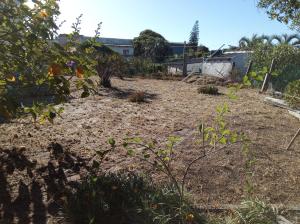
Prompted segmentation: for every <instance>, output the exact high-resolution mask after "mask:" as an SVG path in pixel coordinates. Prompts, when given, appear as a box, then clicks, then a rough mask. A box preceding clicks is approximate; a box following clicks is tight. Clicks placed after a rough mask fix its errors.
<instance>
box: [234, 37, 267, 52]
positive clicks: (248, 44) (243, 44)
mask: <svg viewBox="0 0 300 224" xmlns="http://www.w3.org/2000/svg"><path fill="white" fill-rule="evenodd" d="M265 39H266V36H258V35H257V34H253V35H252V37H251V38H247V37H242V38H241V39H240V41H239V47H240V48H242V49H252V48H253V47H254V46H255V45H257V44H258V43H263V40H265ZM268 42H269V38H268Z"/></svg>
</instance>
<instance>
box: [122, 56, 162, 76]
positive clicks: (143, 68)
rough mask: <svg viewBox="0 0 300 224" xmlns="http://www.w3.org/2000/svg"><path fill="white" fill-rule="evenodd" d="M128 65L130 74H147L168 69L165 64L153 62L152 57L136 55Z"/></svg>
mask: <svg viewBox="0 0 300 224" xmlns="http://www.w3.org/2000/svg"><path fill="white" fill-rule="evenodd" d="M128 65H129V66H128V67H129V68H128V73H129V75H136V74H142V75H147V74H152V73H159V72H166V71H167V67H166V66H165V65H161V64H157V63H153V62H152V61H151V60H150V59H145V58H140V57H134V58H133V59H131V60H130V61H129V63H128Z"/></svg>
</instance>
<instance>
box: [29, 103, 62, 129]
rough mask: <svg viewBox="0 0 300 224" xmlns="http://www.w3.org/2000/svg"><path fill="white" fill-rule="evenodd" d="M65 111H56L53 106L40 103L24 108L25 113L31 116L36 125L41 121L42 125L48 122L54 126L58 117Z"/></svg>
mask: <svg viewBox="0 0 300 224" xmlns="http://www.w3.org/2000/svg"><path fill="white" fill-rule="evenodd" d="M63 111H64V108H63V107H59V108H58V109H56V108H55V107H54V106H53V105H51V104H49V105H47V106H45V105H43V104H40V103H34V104H33V106H31V107H24V112H25V113H27V114H30V115H31V117H32V119H33V122H34V123H35V124H36V123H37V121H39V123H40V124H44V123H45V121H46V120H48V121H49V122H50V123H52V124H53V121H54V119H55V118H56V116H61V114H62V112H63ZM38 119H39V120H38Z"/></svg>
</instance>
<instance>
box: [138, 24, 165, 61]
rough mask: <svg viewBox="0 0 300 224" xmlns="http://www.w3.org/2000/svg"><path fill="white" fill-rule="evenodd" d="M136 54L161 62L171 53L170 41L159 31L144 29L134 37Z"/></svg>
mask: <svg viewBox="0 0 300 224" xmlns="http://www.w3.org/2000/svg"><path fill="white" fill-rule="evenodd" d="M133 47H134V55H135V56H139V57H145V58H151V59H152V60H153V61H155V62H161V61H163V60H164V59H165V57H166V56H168V54H169V53H170V46H169V43H168V41H167V40H166V39H165V38H164V37H163V36H162V35H160V34H159V33H156V32H154V31H152V30H144V31H143V32H141V33H140V35H139V36H138V37H136V38H134V39H133Z"/></svg>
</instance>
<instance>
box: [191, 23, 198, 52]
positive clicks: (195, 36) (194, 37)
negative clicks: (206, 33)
mask: <svg viewBox="0 0 300 224" xmlns="http://www.w3.org/2000/svg"><path fill="white" fill-rule="evenodd" d="M198 42H199V21H198V20H197V21H196V22H195V24H194V26H193V29H192V31H191V34H190V40H189V45H190V46H192V47H193V48H192V49H193V50H194V51H197V47H198Z"/></svg>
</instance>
